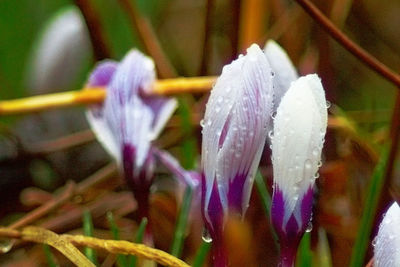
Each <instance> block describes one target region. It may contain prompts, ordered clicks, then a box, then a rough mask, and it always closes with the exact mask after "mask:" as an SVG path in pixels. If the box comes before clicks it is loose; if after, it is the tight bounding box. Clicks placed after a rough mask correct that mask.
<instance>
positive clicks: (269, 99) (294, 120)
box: [201, 42, 327, 266]
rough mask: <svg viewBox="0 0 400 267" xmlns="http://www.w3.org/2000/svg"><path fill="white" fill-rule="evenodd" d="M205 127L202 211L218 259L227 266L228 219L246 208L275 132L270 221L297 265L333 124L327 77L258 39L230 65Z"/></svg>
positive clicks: (284, 256) (289, 261)
mask: <svg viewBox="0 0 400 267" xmlns="http://www.w3.org/2000/svg"><path fill="white" fill-rule="evenodd" d="M275 112H276V116H275V117H274V116H273V115H272V114H273V113H275ZM272 118H274V119H273V120H272ZM202 126H203V131H202V133H203V143H202V165H201V167H202V212H203V218H204V222H205V226H206V228H207V230H208V232H209V234H210V237H211V238H212V240H213V247H214V248H213V259H214V266H226V265H227V259H226V253H225V251H224V245H223V244H222V243H223V228H224V224H225V222H226V220H227V218H228V217H229V216H230V215H232V214H237V215H239V216H241V217H243V216H244V214H245V212H246V209H247V207H248V205H249V199H250V194H251V190H252V185H253V181H254V176H255V172H256V170H257V168H258V165H259V161H260V157H261V153H262V151H263V148H264V143H265V141H266V139H267V136H268V133H271V134H270V135H269V136H270V138H271V140H270V141H271V148H272V163H273V169H274V190H273V197H272V208H271V220H272V224H273V226H274V228H275V230H276V232H277V234H278V237H279V239H280V245H281V265H282V266H292V265H293V263H294V258H295V255H296V251H297V246H298V244H299V242H300V239H301V237H302V236H303V234H304V232H305V230H306V228H307V226H308V225H309V223H310V219H311V211H312V199H313V185H314V181H315V179H316V178H317V175H316V173H317V171H318V167H319V166H320V164H321V163H320V160H321V150H322V146H323V143H324V136H325V132H326V127H327V106H326V100H325V93H324V90H323V88H322V85H321V82H320V79H319V78H318V76H317V75H315V74H314V75H308V76H305V77H301V78H298V77H297V73H296V71H295V69H294V67H293V65H292V63H291V61H290V60H289V58H288V56H287V55H286V53H285V52H284V51H283V50H282V49H281V48H280V47H279V46H278V45H277V44H276V43H274V42H268V43H267V45H266V48H265V52H263V51H261V49H260V48H259V47H258V46H257V45H252V46H251V47H250V48H249V49H247V55H245V56H239V58H238V59H237V60H235V61H233V62H232V63H231V64H229V65H227V66H225V67H224V69H223V71H222V74H221V76H220V77H219V79H218V80H217V83H216V85H215V86H214V88H213V90H212V92H211V95H210V99H209V101H208V104H207V107H206V112H205V116H204V120H203V123H202Z"/></svg>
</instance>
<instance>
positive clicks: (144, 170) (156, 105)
mask: <svg viewBox="0 0 400 267" xmlns="http://www.w3.org/2000/svg"><path fill="white" fill-rule="evenodd" d="M154 80H155V70H154V63H153V61H152V60H151V59H150V58H148V57H146V56H144V55H143V54H141V53H140V52H139V51H137V50H131V51H130V52H129V53H128V54H127V55H126V56H125V58H124V59H123V60H122V61H121V62H120V63H116V62H113V61H105V62H102V63H100V64H99V65H98V66H97V67H96V68H95V70H94V71H93V72H92V74H91V76H90V78H89V81H88V86H89V87H95V86H106V87H107V97H106V99H105V101H104V103H103V104H99V105H93V106H91V108H90V109H89V111H88V112H87V117H88V120H89V122H90V125H91V127H92V129H93V131H94V132H95V134H96V136H97V138H98V140H99V141H100V142H101V143H102V144H103V146H104V147H105V148H106V149H107V151H108V152H109V153H110V154H111V155H112V156H113V157H114V158H115V159H116V160H117V162H118V164H119V165H120V167H121V170H122V172H123V173H124V176H125V179H126V181H127V183H128V185H129V186H130V187H131V189H132V191H133V193H134V195H135V197H136V199H137V201H138V212H139V216H141V217H143V216H147V212H148V194H149V189H150V185H151V182H152V180H153V168H154V155H153V152H152V146H151V142H152V141H153V140H154V139H155V138H157V136H158V135H159V133H160V132H161V130H162V129H163V127H164V125H165V123H166V122H167V120H168V119H169V118H170V116H171V115H172V113H173V112H174V110H175V108H176V100H175V99H169V98H164V97H157V96H146V95H145V94H143V91H144V90H148V89H149V87H150V86H151V85H152V83H153V82H154Z"/></svg>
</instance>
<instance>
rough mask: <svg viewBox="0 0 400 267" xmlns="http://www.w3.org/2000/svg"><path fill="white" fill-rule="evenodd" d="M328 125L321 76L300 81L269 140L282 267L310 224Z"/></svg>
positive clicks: (274, 215) (291, 258) (273, 212)
mask: <svg viewBox="0 0 400 267" xmlns="http://www.w3.org/2000/svg"><path fill="white" fill-rule="evenodd" d="M326 127H327V106H326V100H325V93H324V90H323V87H322V84H321V81H320V79H319V77H318V76H317V75H315V74H312V75H307V76H305V77H301V78H299V79H298V80H297V81H295V82H294V83H292V84H291V86H290V88H289V90H288V91H287V92H286V94H285V95H284V96H283V98H282V99H281V102H280V105H279V107H278V110H277V114H276V117H275V119H274V130H273V136H271V142H272V164H273V172H274V189H273V196H272V207H271V220H272V224H273V226H274V228H275V230H276V232H277V235H278V237H279V239H280V246H281V266H293V264H294V259H295V256H296V251H297V247H298V244H299V242H300V239H301V237H302V236H303V234H304V232H305V231H306V229H307V227H309V224H310V223H311V221H310V220H311V213H312V200H313V186H314V182H315V179H316V178H317V177H318V173H317V171H318V168H319V166H320V164H321V150H322V147H323V143H324V137H325V132H326Z"/></svg>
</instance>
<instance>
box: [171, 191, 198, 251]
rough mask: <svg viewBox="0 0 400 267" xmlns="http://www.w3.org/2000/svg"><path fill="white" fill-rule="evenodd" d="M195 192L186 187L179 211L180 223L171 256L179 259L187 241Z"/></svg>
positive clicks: (177, 226) (176, 230) (177, 225)
mask: <svg viewBox="0 0 400 267" xmlns="http://www.w3.org/2000/svg"><path fill="white" fill-rule="evenodd" d="M192 194H193V190H192V188H191V187H190V186H187V187H186V190H185V194H184V196H183V200H182V206H181V209H180V211H179V217H178V222H177V224H176V229H175V235H174V240H173V241H172V246H171V255H173V256H175V257H177V258H179V257H180V255H181V253H182V246H183V242H184V239H185V232H186V225H187V221H188V216H189V211H190V204H191V202H192Z"/></svg>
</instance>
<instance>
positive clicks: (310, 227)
mask: <svg viewBox="0 0 400 267" xmlns="http://www.w3.org/2000/svg"><path fill="white" fill-rule="evenodd" d="M312 229H313V224H312V221H309V222H308V225H307V228H306V232H307V233H309V232H311V231H312Z"/></svg>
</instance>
